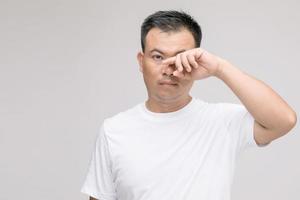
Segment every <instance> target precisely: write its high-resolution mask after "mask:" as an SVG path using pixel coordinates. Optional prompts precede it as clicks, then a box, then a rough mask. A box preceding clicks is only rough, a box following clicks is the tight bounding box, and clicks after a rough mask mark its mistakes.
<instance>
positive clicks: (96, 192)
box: [81, 123, 116, 200]
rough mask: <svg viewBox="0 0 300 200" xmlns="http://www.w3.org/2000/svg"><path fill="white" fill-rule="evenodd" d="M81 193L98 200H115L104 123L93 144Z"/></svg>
mask: <svg viewBox="0 0 300 200" xmlns="http://www.w3.org/2000/svg"><path fill="white" fill-rule="evenodd" d="M81 192H82V193H85V194H87V195H89V196H92V197H94V198H97V199H99V200H115V199H116V192H115V187H114V183H113V176H112V170H111V162H110V156H109V150H108V144H107V140H106V137H105V130H104V123H103V124H102V126H101V128H100V131H99V133H98V135H97V138H96V141H95V143H94V149H93V152H92V156H91V159H90V162H89V168H88V171H87V174H86V178H85V181H84V183H83V185H82V187H81Z"/></svg>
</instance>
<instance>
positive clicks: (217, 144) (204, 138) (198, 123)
mask: <svg viewBox="0 0 300 200" xmlns="http://www.w3.org/2000/svg"><path fill="white" fill-rule="evenodd" d="M253 127H254V118H253V117H252V116H251V114H250V113H249V112H248V111H247V110H246V108H245V107H244V106H243V105H240V104H232V103H208V102H205V101H203V100H200V99H198V98H195V97H193V98H192V100H191V101H190V102H189V103H188V104H187V105H186V106H185V107H183V108H181V109H180V110H177V111H174V112H168V113H155V112H151V111H150V110H148V109H147V107H146V106H145V102H142V103H140V104H137V105H136V106H134V107H132V108H130V109H128V110H126V111H123V112H120V113H118V114H116V115H114V116H112V117H110V118H106V119H105V120H104V122H103V123H102V125H101V128H100V131H99V134H98V136H97V139H96V141H95V146H94V151H93V153H92V156H91V160H90V163H89V169H88V171H87V175H86V178H85V182H84V184H83V185H82V188H81V192H82V193H85V194H87V195H89V196H92V197H94V198H97V199H99V200H230V193H231V185H232V181H233V175H234V169H235V164H236V159H237V157H238V155H239V153H240V152H242V151H243V150H244V149H246V148H248V147H258V145H257V144H256V142H255V140H254V135H253ZM264 146H266V145H264Z"/></svg>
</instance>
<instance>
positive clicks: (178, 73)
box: [173, 70, 184, 78]
mask: <svg viewBox="0 0 300 200" xmlns="http://www.w3.org/2000/svg"><path fill="white" fill-rule="evenodd" d="M173 75H174V76H177V77H178V78H182V77H184V74H183V72H180V71H178V70H176V71H174V72H173Z"/></svg>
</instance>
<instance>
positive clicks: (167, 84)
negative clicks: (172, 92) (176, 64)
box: [159, 82, 178, 86]
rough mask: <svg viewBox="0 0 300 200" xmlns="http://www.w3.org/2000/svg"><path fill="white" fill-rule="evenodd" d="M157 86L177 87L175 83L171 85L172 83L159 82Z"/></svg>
mask: <svg viewBox="0 0 300 200" xmlns="http://www.w3.org/2000/svg"><path fill="white" fill-rule="evenodd" d="M159 85H166V86H177V85H178V84H177V83H173V82H161V83H159Z"/></svg>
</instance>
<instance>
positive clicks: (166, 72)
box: [162, 65, 175, 76]
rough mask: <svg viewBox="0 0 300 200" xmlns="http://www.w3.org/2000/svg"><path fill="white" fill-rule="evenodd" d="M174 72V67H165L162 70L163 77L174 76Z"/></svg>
mask: <svg viewBox="0 0 300 200" xmlns="http://www.w3.org/2000/svg"><path fill="white" fill-rule="evenodd" d="M174 71H175V70H174V67H172V66H170V65H168V66H164V67H163V68H162V73H163V75H167V76H170V75H172V74H173V72H174Z"/></svg>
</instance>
